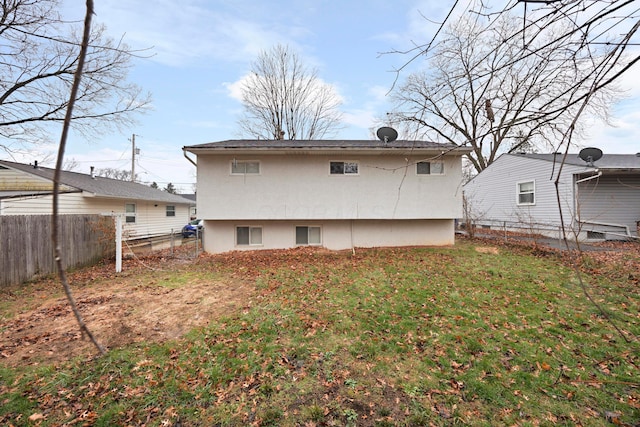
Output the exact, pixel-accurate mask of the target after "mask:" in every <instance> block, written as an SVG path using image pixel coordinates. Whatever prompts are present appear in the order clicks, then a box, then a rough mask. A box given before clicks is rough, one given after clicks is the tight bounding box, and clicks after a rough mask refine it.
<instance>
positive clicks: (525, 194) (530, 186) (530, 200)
mask: <svg viewBox="0 0 640 427" xmlns="http://www.w3.org/2000/svg"><path fill="white" fill-rule="evenodd" d="M535 203H536V184H535V182H534V181H526V182H519V183H518V204H519V205H535Z"/></svg>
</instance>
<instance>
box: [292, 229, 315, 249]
mask: <svg viewBox="0 0 640 427" xmlns="http://www.w3.org/2000/svg"><path fill="white" fill-rule="evenodd" d="M298 228H306V229H307V243H298ZM311 228H317V229H318V231H319V235H320V241H319V242H318V243H309V240H310V239H309V232H310V229H311ZM294 233H295V235H294V241H295V244H296V246H322V227H321V226H319V225H296V226H295V228H294Z"/></svg>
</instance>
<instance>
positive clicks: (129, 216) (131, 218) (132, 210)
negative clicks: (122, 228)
mask: <svg viewBox="0 0 640 427" xmlns="http://www.w3.org/2000/svg"><path fill="white" fill-rule="evenodd" d="M124 218H125V222H126V223H127V224H134V223H135V222H136V204H135V203H125V205H124Z"/></svg>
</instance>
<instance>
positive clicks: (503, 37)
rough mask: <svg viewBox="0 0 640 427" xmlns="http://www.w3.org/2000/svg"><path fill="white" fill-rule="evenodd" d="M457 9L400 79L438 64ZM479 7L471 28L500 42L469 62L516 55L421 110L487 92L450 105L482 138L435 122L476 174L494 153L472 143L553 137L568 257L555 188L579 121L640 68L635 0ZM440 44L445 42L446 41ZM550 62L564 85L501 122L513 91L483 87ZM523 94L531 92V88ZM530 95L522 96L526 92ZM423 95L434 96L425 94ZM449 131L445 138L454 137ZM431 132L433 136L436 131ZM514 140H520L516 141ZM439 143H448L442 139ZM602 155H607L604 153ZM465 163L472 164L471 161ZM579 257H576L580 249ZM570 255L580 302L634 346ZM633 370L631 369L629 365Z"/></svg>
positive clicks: (462, 80) (465, 78) (531, 1)
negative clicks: (535, 129)
mask: <svg viewBox="0 0 640 427" xmlns="http://www.w3.org/2000/svg"><path fill="white" fill-rule="evenodd" d="M457 4H458V2H457V1H456V2H455V4H454V7H453V8H452V9H451V10H450V12H449V14H448V15H447V18H446V19H445V21H444V22H443V23H442V24H441V26H440V28H439V30H438V31H437V32H436V35H435V36H434V37H433V39H432V40H430V41H429V42H428V43H426V44H424V45H420V46H416V47H415V48H413V49H411V50H409V51H406V52H403V53H405V54H407V55H411V56H410V58H409V59H408V60H407V61H406V62H405V64H404V65H403V66H402V67H400V68H399V69H398V70H397V71H398V73H401V72H402V71H403V70H405V69H407V67H408V66H409V65H410V64H412V63H413V62H415V61H416V60H417V59H418V58H423V57H427V59H432V60H433V59H434V58H437V57H438V55H439V51H440V49H441V48H440V46H441V43H442V42H441V41H440V33H441V31H442V29H444V28H445V27H446V24H447V22H448V21H449V20H450V19H452V17H453V16H454V15H456V13H457V11H456V6H457ZM478 7H479V10H478V11H472V12H470V13H469V15H473V16H475V18H476V21H475V23H476V25H479V27H480V28H481V29H482V31H481V33H480V34H486V33H489V34H491V33H493V34H496V35H499V39H498V41H499V43H493V44H491V48H490V49H488V51H487V52H486V54H485V56H484V57H481V56H480V57H473V56H472V57H471V58H477V59H483V60H484V63H483V61H482V60H481V61H477V60H474V62H473V63H475V65H476V66H477V67H482V66H483V65H485V63H486V62H490V63H491V65H492V66H493V63H494V61H495V60H497V59H503V58H502V57H500V56H499V55H497V54H498V53H499V52H500V51H501V50H502V49H504V48H505V47H506V46H514V47H515V50H514V51H513V52H511V53H510V57H509V58H508V60H507V61H502V62H498V66H497V67H492V68H489V70H491V71H489V70H482V69H480V70H479V71H476V69H475V68H473V67H466V68H465V69H467V70H471V72H468V73H467V74H468V75H464V71H463V72H461V73H460V74H462V76H457V77H458V78H459V83H454V84H453V85H451V86H450V87H448V90H447V91H446V92H441V93H440V97H439V98H434V99H433V100H431V101H428V102H425V105H428V106H431V107H432V108H434V109H435V110H436V112H437V110H438V109H443V108H445V107H444V106H443V105H446V99H445V98H450V97H453V98H454V99H459V98H460V96H461V94H464V95H465V96H467V95H468V94H467V93H466V92H469V91H471V88H472V87H474V86H479V87H481V88H484V87H486V89H485V90H481V91H480V92H479V93H478V95H479V96H475V97H468V98H464V99H467V100H472V101H473V104H469V101H466V102H457V103H454V105H456V106H457V108H459V109H462V110H470V109H471V108H474V109H475V112H472V113H468V112H467V113H465V114H461V116H464V117H466V118H467V120H468V121H471V122H472V121H474V120H475V121H479V120H485V121H487V122H488V123H489V124H488V125H487V126H486V127H487V128H488V129H487V130H486V131H485V132H484V133H483V132H478V133H477V134H469V135H465V133H464V132H465V129H466V128H465V127H462V126H460V122H455V121H452V120H449V121H447V118H448V116H447V115H446V114H441V115H440V119H442V120H444V121H445V124H446V126H448V127H450V128H451V129H453V131H454V132H453V133H454V134H455V132H458V134H459V135H461V136H465V137H464V138H461V140H460V141H455V142H456V143H458V144H460V145H470V146H471V147H473V148H474V151H473V155H474V156H475V160H476V163H475V164H474V166H475V167H476V169H477V170H479V171H481V170H482V165H483V164H482V163H481V162H482V160H483V158H484V160H485V164H490V160H491V159H492V157H491V150H488V151H487V152H485V151H483V147H482V146H478V148H480V150H479V151H478V150H477V149H476V147H475V146H474V145H473V144H478V142H477V141H482V138H483V137H487V136H488V140H489V143H490V144H491V143H492V142H493V141H495V140H494V139H493V138H495V137H494V135H495V134H496V133H497V134H498V135H500V133H505V132H510V131H512V130H513V129H516V130H517V129H518V127H521V126H522V125H526V124H530V123H543V124H544V123H546V124H545V125H544V126H545V127H546V129H540V135H544V134H545V133H547V134H548V135H552V136H553V137H554V139H553V140H552V141H551V142H552V143H553V146H554V147H555V148H556V149H557V151H562V152H564V156H559V157H560V158H561V160H560V161H559V162H558V163H559V164H558V165H557V167H556V168H554V174H553V176H552V177H550V179H552V180H553V181H554V184H555V186H556V197H557V206H558V209H559V211H560V218H561V221H562V224H561V225H562V236H563V240H564V242H565V246H566V248H567V249H568V250H569V249H570V246H569V242H568V232H567V230H566V227H565V224H564V219H563V218H564V215H563V214H562V203H561V200H560V192H559V188H558V187H559V182H560V179H561V176H562V171H563V166H564V162H565V159H566V156H567V154H568V152H569V148H570V147H571V145H572V143H573V141H574V137H575V136H576V135H577V134H579V130H580V121H581V120H582V118H583V116H584V115H585V114H586V113H588V112H589V111H590V110H593V109H596V110H597V109H598V108H599V106H600V107H602V106H605V107H606V105H607V104H609V103H610V102H611V101H612V100H611V98H610V97H608V96H607V91H608V90H610V89H611V87H612V85H613V84H615V83H616V81H618V80H619V79H620V78H621V77H622V76H624V75H625V73H628V72H629V70H630V69H631V67H633V66H634V65H636V64H637V62H638V61H639V60H640V52H639V50H638V48H637V47H638V46H639V45H640V40H639V37H638V30H639V29H640V19H639V18H640V5H639V4H638V2H636V1H634V0H522V1H520V0H511V1H509V2H508V3H507V4H506V6H505V7H504V8H503V9H502V10H500V11H498V12H495V13H489V12H488V11H487V9H486V8H485V7H484V6H482V5H481V4H480V5H479V6H478ZM513 16H517V17H518V21H519V22H520V25H518V26H516V27H514V28H513V30H512V31H511V32H510V33H501V32H500V31H496V30H497V29H499V28H501V27H502V25H503V24H502V22H503V21H505V20H509V19H513ZM505 22H506V21H505ZM445 34H446V33H445ZM444 40H447V36H446V35H445V36H444ZM477 43H490V39H478V40H474V43H470V45H473V44H477ZM549 47H553V49H552V50H551V51H548V49H549ZM547 55H551V58H552V61H553V65H554V66H555V67H556V68H558V69H560V70H562V71H563V74H557V75H556V78H559V79H561V80H565V81H566V83H567V85H566V87H564V88H561V87H560V88H557V89H556V90H555V91H552V92H551V95H552V96H551V97H550V98H548V99H547V98H538V96H539V95H540V94H539V92H538V90H533V91H531V92H525V93H526V98H530V99H532V100H534V101H532V103H531V104H526V103H525V104H523V113H525V114H523V116H521V117H519V118H517V119H511V120H504V121H503V120H501V115H504V113H503V111H506V110H507V107H510V104H508V103H507V102H506V101H507V100H504V99H500V97H499V96H498V95H500V91H501V90H502V91H507V90H512V89H513V87H514V86H513V83H511V82H510V81H509V80H500V79H498V80H497V81H496V83H497V85H496V86H484V85H483V84H482V82H483V81H485V80H484V79H486V78H487V76H488V75H491V73H493V72H499V73H502V74H504V75H508V72H509V71H511V70H515V71H520V72H525V71H526V70H529V69H531V68H532V67H533V68H534V69H535V67H536V66H537V65H536V64H540V65H538V66H542V65H544V64H546V63H547V62H548V56H547ZM532 60H534V62H533V63H530V62H529V61H532ZM473 63H472V64H473ZM526 64H529V65H526ZM463 70H464V69H463ZM565 73H568V74H565ZM567 75H568V76H569V77H568V78H567ZM552 76H553V74H550V75H548V76H547V77H545V78H544V79H543V80H541V82H540V83H541V84H547V85H552V84H553V81H552V80H549V78H550V77H552ZM571 79H573V81H572V80H571ZM454 81H455V80H454ZM516 83H517V81H516ZM527 87H535V86H532V85H529V86H527ZM527 87H525V88H523V89H524V90H525V91H526V90H527ZM465 91H466V92H465ZM447 92H448V93H447ZM428 95H429V96H431V95H432V94H431V93H428ZM483 102H484V103H485V104H484V117H483V116H482V115H481V113H480V112H481V111H482V103H483ZM517 105H519V104H516V106H517ZM431 107H430V108H431ZM424 112H425V114H424V115H423V116H418V118H419V119H420V120H423V122H424V123H429V122H428V120H429V118H428V114H427V113H428V110H426V109H425V110H424ZM428 129H430V128H428ZM451 129H449V132H452V130H451ZM525 129H526V128H525ZM430 130H431V131H435V129H430ZM516 135H518V134H517V133H516ZM440 136H441V137H445V135H440ZM534 136H538V135H537V134H536V133H532V134H531V135H529V134H528V133H527V132H524V133H520V137H522V138H523V140H530V139H531V138H532V137H534ZM445 139H446V138H445ZM515 141H516V146H517V145H518V143H517V141H518V139H517V138H516V139H515ZM603 143H604V141H603ZM511 145H513V144H511ZM603 148H605V149H606V147H603ZM470 160H472V158H471V157H470ZM472 161H473V160H472ZM485 167H486V166H485ZM578 249H580V246H579V245H578ZM568 253H569V254H570V255H569V259H570V260H571V261H572V262H573V267H574V271H575V273H576V275H577V278H578V282H579V285H580V287H581V290H582V292H583V295H584V296H585V297H586V298H587V299H588V300H589V301H590V302H591V303H592V304H593V305H594V306H595V307H596V308H597V309H598V311H599V313H600V314H601V315H602V316H603V317H604V318H606V319H607V320H609V322H610V324H611V325H612V327H613V328H614V329H615V330H616V331H617V332H618V334H619V335H620V336H621V337H622V338H623V339H624V340H625V341H626V342H631V341H635V342H638V339H639V337H638V336H637V335H635V334H634V333H633V332H632V331H630V330H627V331H626V332H625V331H623V330H622V329H620V327H619V326H618V325H617V323H616V321H615V320H613V319H612V318H610V317H609V315H608V314H607V312H606V311H605V310H604V309H603V307H601V306H600V304H599V303H598V302H597V301H596V300H595V299H594V298H593V297H592V295H591V293H590V290H589V288H588V285H587V283H586V282H585V281H584V280H583V277H582V274H581V270H580V260H581V259H582V257H583V252H582V251H580V250H579V251H578V255H577V256H574V255H573V254H574V252H572V251H568ZM631 363H633V362H632V361H631ZM634 366H635V367H636V368H637V365H635V364H634Z"/></svg>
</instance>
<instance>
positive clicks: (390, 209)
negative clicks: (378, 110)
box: [197, 151, 462, 221]
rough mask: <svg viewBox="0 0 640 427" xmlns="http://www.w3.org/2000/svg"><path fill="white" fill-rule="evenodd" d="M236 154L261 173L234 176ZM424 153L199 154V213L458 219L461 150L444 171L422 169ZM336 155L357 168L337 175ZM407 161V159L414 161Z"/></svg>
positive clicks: (261, 216)
mask: <svg viewBox="0 0 640 427" xmlns="http://www.w3.org/2000/svg"><path fill="white" fill-rule="evenodd" d="M234 159H236V160H237V161H241V160H252V161H259V162H260V174H256V175H252V174H246V175H232V174H231V164H232V162H233V161H234ZM419 160H424V157H421V158H418V157H416V156H413V157H411V156H408V155H407V153H406V152H405V153H402V154H398V155H394V156H391V155H363V154H353V153H349V152H348V151H342V152H339V154H336V155H325V154H309V155H300V154H299V153H295V154H291V155H283V154H269V153H268V152H267V153H265V154H263V155H261V156H254V155H249V156H240V155H236V156H232V155H224V154H216V155H210V154H199V155H198V202H197V203H198V206H197V208H198V217H199V218H203V219H205V220H247V221H252V220H284V219H291V220H333V219H336V220H337V219H340V220H345V219H371V220H373V219H385V220H386V219H451V218H458V217H461V215H462V191H461V182H462V172H461V170H462V168H461V157H460V156H459V155H455V156H444V162H445V173H444V175H417V174H416V166H415V164H414V163H415V162H416V161H419ZM330 161H357V162H358V163H359V173H358V175H331V174H330V173H329V162H330ZM407 165H408V166H407Z"/></svg>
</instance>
